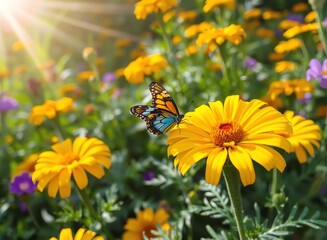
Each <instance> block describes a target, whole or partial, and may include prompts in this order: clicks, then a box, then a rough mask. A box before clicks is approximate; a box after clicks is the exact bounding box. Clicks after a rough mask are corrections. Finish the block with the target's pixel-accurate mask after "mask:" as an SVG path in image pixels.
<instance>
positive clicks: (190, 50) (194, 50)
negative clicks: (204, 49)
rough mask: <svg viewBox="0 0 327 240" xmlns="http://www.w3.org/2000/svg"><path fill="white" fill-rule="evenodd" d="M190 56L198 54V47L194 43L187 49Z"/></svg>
mask: <svg viewBox="0 0 327 240" xmlns="http://www.w3.org/2000/svg"><path fill="white" fill-rule="evenodd" d="M185 52H186V54H187V55H188V56H190V55H193V54H196V53H197V52H198V47H197V45H196V44H195V43H194V42H191V43H190V44H189V45H188V46H187V47H186V49H185Z"/></svg>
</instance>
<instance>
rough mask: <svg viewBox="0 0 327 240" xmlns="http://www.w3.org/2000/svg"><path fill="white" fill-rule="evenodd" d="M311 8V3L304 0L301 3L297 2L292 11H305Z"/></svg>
mask: <svg viewBox="0 0 327 240" xmlns="http://www.w3.org/2000/svg"><path fill="white" fill-rule="evenodd" d="M308 8H309V5H308V4H307V3H304V2H300V3H296V4H294V5H293V7H292V12H296V13H299V12H304V11H306V10H307V9H308Z"/></svg>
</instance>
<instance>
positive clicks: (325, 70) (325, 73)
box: [307, 58, 327, 88]
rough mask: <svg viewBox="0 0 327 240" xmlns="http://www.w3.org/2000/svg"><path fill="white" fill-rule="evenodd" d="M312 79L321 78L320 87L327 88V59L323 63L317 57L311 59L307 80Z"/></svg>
mask: <svg viewBox="0 0 327 240" xmlns="http://www.w3.org/2000/svg"><path fill="white" fill-rule="evenodd" d="M311 79H317V80H319V81H320V87H322V88H327V59H325V60H324V61H323V63H322V64H321V63H320V61H319V60H318V59H316V58H313V59H311V61H310V63H309V69H308V70H307V80H308V81H310V80H311Z"/></svg>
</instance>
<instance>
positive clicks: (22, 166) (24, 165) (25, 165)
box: [12, 154, 39, 178]
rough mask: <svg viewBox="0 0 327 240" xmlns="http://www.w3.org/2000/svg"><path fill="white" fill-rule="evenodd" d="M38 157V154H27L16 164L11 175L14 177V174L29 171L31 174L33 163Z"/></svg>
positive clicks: (33, 167)
mask: <svg viewBox="0 0 327 240" xmlns="http://www.w3.org/2000/svg"><path fill="white" fill-rule="evenodd" d="M38 157H39V154H32V155H30V156H28V157H27V158H26V159H25V160H24V161H22V162H21V163H19V164H18V165H17V167H16V169H15V171H14V172H13V174H12V177H13V178H14V177H15V176H17V175H20V174H21V173H23V172H29V173H30V174H32V173H33V172H34V169H35V164H36V161H37V159H38Z"/></svg>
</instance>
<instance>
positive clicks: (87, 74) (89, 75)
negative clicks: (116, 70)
mask: <svg viewBox="0 0 327 240" xmlns="http://www.w3.org/2000/svg"><path fill="white" fill-rule="evenodd" d="M77 78H78V80H79V81H81V82H86V81H89V80H92V79H94V78H95V72H94V71H83V72H80V73H79V74H78V77H77Z"/></svg>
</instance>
